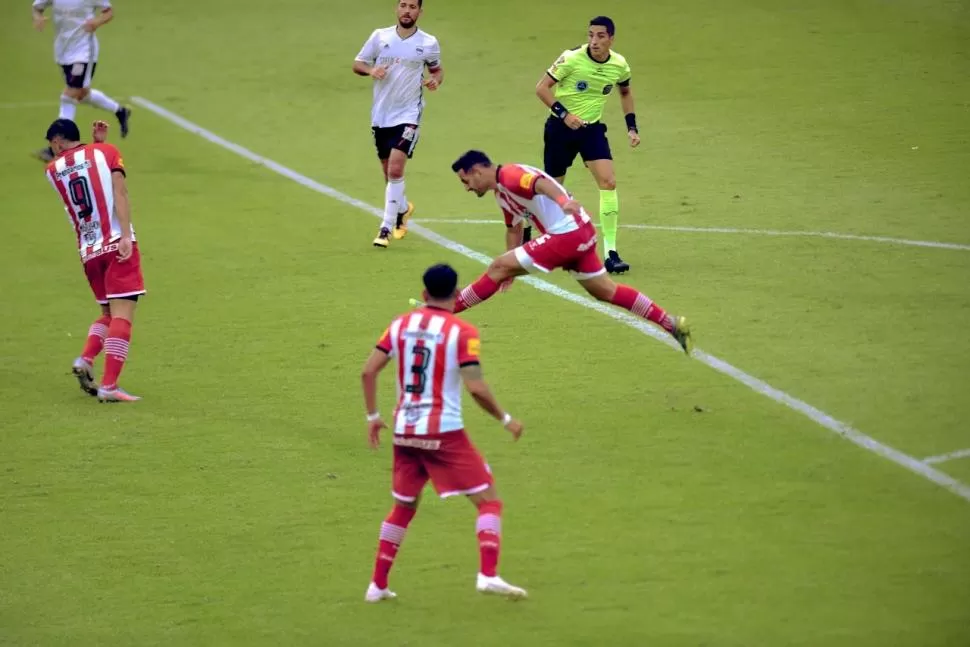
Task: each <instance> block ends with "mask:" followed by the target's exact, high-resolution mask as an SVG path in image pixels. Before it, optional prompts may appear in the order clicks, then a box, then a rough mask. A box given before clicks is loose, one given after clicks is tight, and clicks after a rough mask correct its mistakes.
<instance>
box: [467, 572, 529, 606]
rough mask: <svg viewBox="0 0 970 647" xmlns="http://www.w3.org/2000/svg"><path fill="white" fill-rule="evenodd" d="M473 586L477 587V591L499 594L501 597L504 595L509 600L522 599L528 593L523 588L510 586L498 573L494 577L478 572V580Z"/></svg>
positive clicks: (527, 595)
mask: <svg viewBox="0 0 970 647" xmlns="http://www.w3.org/2000/svg"><path fill="white" fill-rule="evenodd" d="M475 588H476V589H478V592H479V593H488V594H491V595H501V596H502V597H506V598H508V599H510V600H523V599H525V598H527V597H529V594H528V592H527V591H526V590H525V589H522V588H519V587H517V586H512V585H511V584H509V583H508V582H506V581H505V580H503V579H502V578H501V577H499V576H498V575H496V576H495V577H486V576H485V575H482V574H481V573H479V574H478V581H477V582H476V583H475Z"/></svg>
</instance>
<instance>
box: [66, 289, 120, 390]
mask: <svg viewBox="0 0 970 647" xmlns="http://www.w3.org/2000/svg"><path fill="white" fill-rule="evenodd" d="M110 325H111V312H110V310H109V308H108V306H107V305H102V306H101V316H100V317H99V318H98V319H96V320H95V321H94V323H92V324H91V327H90V328H89V329H88V337H87V340H86V341H85V343H84V348H83V349H82V350H81V355H80V356H79V357H78V358H77V359H75V360H74V364H73V365H72V366H71V373H73V374H74V377H75V378H77V381H78V384H79V385H80V387H81V390H82V391H84V392H85V393H87V394H88V395H90V396H97V395H98V384H97V382H96V381H95V379H94V360H95V358H96V357H97V356H98V355H99V354H100V353H101V350H102V349H103V348H104V340H105V337H107V336H108V326H110Z"/></svg>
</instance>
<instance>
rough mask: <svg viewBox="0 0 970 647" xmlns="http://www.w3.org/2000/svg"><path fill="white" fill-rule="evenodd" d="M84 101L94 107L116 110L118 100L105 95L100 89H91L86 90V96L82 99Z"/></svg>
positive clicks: (110, 110)
mask: <svg viewBox="0 0 970 647" xmlns="http://www.w3.org/2000/svg"><path fill="white" fill-rule="evenodd" d="M84 101H85V103H90V104H91V105H92V106H94V107H95V108H101V109H102V110H107V111H108V112H118V108H120V107H121V106H120V105H118V102H117V101H115V100H114V99H112V98H111V97H109V96H108V95H106V94H105V93H104V92H102V91H101V90H91V91H90V92H88V96H87V97H85V99H84Z"/></svg>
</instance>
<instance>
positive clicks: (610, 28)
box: [589, 16, 616, 36]
mask: <svg viewBox="0 0 970 647" xmlns="http://www.w3.org/2000/svg"><path fill="white" fill-rule="evenodd" d="M594 25H595V26H597V27H606V33H607V34H609V35H610V36H612V35H613V34H615V33H616V25H614V24H613V19H612V18H610V17H608V16H596V17H595V18H593V19H592V20H590V21H589V26H590V27H592V26H594Z"/></svg>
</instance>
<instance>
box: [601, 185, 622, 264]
mask: <svg viewBox="0 0 970 647" xmlns="http://www.w3.org/2000/svg"><path fill="white" fill-rule="evenodd" d="M619 220H620V199H619V198H618V197H617V195H616V189H612V190H604V189H601V190H600V227H602V230H603V248H604V250H605V252H604V253H609V252H610V251H616V232H617V229H618V228H619V224H618V223H619Z"/></svg>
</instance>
